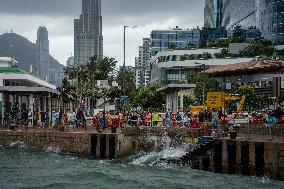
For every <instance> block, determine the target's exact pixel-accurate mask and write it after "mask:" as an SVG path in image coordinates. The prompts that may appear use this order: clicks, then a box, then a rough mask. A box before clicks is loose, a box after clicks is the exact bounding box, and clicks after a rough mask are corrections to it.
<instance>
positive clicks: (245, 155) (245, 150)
mask: <svg viewBox="0 0 284 189" xmlns="http://www.w3.org/2000/svg"><path fill="white" fill-rule="evenodd" d="M241 173H242V174H243V175H250V169H249V143H248V142H247V141H242V142H241Z"/></svg>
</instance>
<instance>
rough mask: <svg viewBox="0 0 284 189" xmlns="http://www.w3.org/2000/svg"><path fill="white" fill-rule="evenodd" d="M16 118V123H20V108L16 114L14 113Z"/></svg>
mask: <svg viewBox="0 0 284 189" xmlns="http://www.w3.org/2000/svg"><path fill="white" fill-rule="evenodd" d="M16 118H17V122H16V123H17V125H21V124H22V123H21V121H22V111H21V109H19V110H18V112H17V114H16Z"/></svg>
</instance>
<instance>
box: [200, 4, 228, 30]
mask: <svg viewBox="0 0 284 189" xmlns="http://www.w3.org/2000/svg"><path fill="white" fill-rule="evenodd" d="M222 19H223V0H206V1H205V8H204V27H205V28H221V27H222Z"/></svg>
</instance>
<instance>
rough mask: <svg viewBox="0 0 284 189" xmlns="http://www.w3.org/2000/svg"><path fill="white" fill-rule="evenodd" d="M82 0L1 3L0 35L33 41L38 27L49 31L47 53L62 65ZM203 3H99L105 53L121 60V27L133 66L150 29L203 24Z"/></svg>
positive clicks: (138, 0)
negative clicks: (12, 33) (12, 34)
mask: <svg viewBox="0 0 284 189" xmlns="http://www.w3.org/2000/svg"><path fill="white" fill-rule="evenodd" d="M81 3H82V0H0V19H1V21H0V34H1V33H3V32H6V31H10V30H13V31H15V32H16V33H18V34H20V35H23V36H25V37H27V38H28V39H29V40H31V41H33V42H34V41H35V38H36V30H37V28H38V26H40V25H44V26H46V27H47V28H48V30H49V37H50V51H51V53H52V55H54V57H55V58H56V59H58V60H60V62H61V63H64V62H65V61H66V59H67V58H68V57H69V56H70V52H71V51H73V20H74V19H75V18H78V17H79V15H80V14H81ZM204 4H205V0H102V16H103V35H104V52H105V54H106V55H108V56H112V57H114V58H116V59H117V60H118V61H119V62H120V63H121V62H122V59H123V51H122V49H123V46H122V44H123V43H122V42H123V33H122V32H123V30H122V26H123V25H138V26H139V27H138V28H137V29H136V30H133V31H130V30H128V31H127V55H126V59H127V64H128V65H133V64H134V60H135V56H137V54H138V46H139V45H141V43H142V38H143V37H149V36H150V32H151V30H153V29H167V28H170V27H171V28H172V27H175V26H177V25H178V26H180V27H182V28H193V27H196V26H202V25H203V8H204Z"/></svg>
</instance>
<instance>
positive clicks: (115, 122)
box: [113, 116, 120, 128]
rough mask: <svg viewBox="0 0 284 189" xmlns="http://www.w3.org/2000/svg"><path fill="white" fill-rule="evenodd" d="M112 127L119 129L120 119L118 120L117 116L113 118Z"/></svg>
mask: <svg viewBox="0 0 284 189" xmlns="http://www.w3.org/2000/svg"><path fill="white" fill-rule="evenodd" d="M113 127H114V128H117V127H120V118H119V116H115V117H114V118H113Z"/></svg>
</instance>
